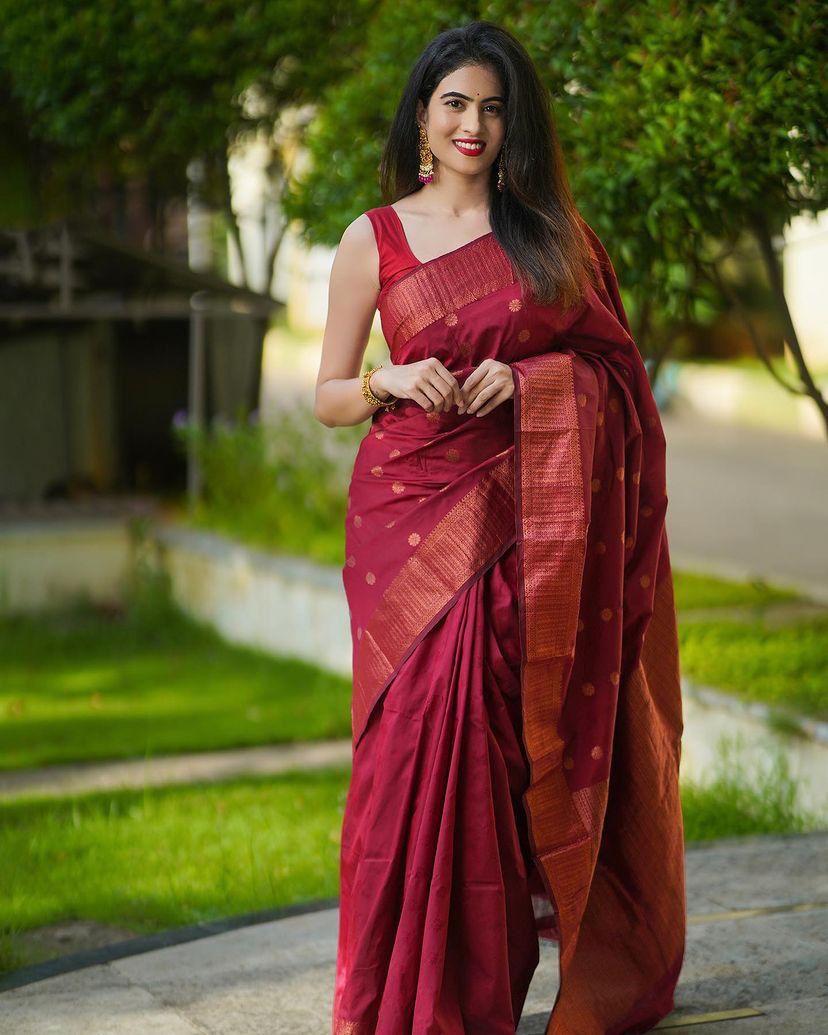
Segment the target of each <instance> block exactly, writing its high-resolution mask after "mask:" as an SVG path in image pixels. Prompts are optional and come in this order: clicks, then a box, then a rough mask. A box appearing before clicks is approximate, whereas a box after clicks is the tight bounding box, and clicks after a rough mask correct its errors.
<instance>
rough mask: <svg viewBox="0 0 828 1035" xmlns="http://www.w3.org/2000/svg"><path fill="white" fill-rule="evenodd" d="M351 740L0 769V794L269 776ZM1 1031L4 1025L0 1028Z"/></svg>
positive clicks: (346, 751) (346, 758)
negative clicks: (34, 767)
mask: <svg viewBox="0 0 828 1035" xmlns="http://www.w3.org/2000/svg"><path fill="white" fill-rule="evenodd" d="M351 757H352V756H351V740H350V738H345V739H343V740H326V741H299V742H296V743H292V744H272V745H269V746H265V747H253V748H239V749H236V750H230V751H200V752H197V753H191V754H183V755H160V756H158V757H157V758H138V759H126V760H124V761H121V762H84V763H78V764H76V765H49V766H43V767H41V768H39V769H21V770H16V771H11V772H0V800H3V799H4V798H18V797H21V796H23V795H25V796H27V797H29V796H31V797H42V796H45V795H54V794H80V793H84V792H92V791H112V790H117V789H119V788H130V787H131V788H138V789H142V788H144V787H161V786H168V785H170V784H187V783H196V782H198V781H202V780H204V781H219V780H228V779H230V778H231V777H234V776H269V775H272V774H274V773H283V772H286V771H287V770H289V769H316V768H319V767H320V766H327V765H343V766H344V765H350V764H351ZM0 1031H2V1029H0Z"/></svg>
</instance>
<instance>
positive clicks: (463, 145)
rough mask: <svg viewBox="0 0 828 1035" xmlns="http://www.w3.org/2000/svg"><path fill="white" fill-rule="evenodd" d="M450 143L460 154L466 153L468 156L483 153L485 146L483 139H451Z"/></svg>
mask: <svg viewBox="0 0 828 1035" xmlns="http://www.w3.org/2000/svg"><path fill="white" fill-rule="evenodd" d="M452 144H454V146H455V147H456V148H457V150H458V151H459V152H460V154H461V155H468V156H469V157H470V158H474V157H475V156H476V155H481V154H483V149H484V148H485V147H486V144H485V142H484V141H483V140H452Z"/></svg>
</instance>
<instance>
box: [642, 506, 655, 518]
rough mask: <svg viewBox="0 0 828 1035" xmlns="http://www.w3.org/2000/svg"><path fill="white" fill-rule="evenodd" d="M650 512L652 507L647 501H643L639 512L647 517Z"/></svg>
mask: <svg viewBox="0 0 828 1035" xmlns="http://www.w3.org/2000/svg"><path fill="white" fill-rule="evenodd" d="M652 512H653V508H652V507H651V506H650V505H649V503H645V504H644V506H643V507H642V508H641V513H642V514H643V515H644V517H649V516H650V515H651V514H652Z"/></svg>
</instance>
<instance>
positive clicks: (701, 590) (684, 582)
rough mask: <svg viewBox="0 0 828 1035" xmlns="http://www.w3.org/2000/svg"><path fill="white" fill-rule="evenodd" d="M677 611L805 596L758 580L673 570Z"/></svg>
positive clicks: (786, 600)
mask: <svg viewBox="0 0 828 1035" xmlns="http://www.w3.org/2000/svg"><path fill="white" fill-rule="evenodd" d="M673 587H674V589H675V596H676V611H677V612H678V614H679V618H680V617H681V612H682V611H686V610H690V609H693V608H708V607H755V608H762V607H766V606H767V605H768V604H779V603H794V602H797V601H801V600H803V599H804V598H803V597H802V596H801V595H800V594H799V593H796V592H794V591H792V590H788V589H781V588H779V587H778V586H773V585H771V584H770V583H768V582H764V581H762V580H761V579H756V580H755V581H753V582H734V581H731V580H729V579H720V578H717V577H716V576H715V575H699V574H696V573H695V572H688V571H680V570H677V569H674V570H673Z"/></svg>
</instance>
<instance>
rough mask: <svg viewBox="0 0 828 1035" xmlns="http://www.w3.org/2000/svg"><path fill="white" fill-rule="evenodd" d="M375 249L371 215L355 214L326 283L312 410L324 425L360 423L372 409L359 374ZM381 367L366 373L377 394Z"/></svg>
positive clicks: (375, 277) (375, 289) (372, 295)
mask: <svg viewBox="0 0 828 1035" xmlns="http://www.w3.org/2000/svg"><path fill="white" fill-rule="evenodd" d="M379 290H380V284H379V255H378V253H377V245H376V239H375V238H374V229H373V227H372V226H371V221H370V219H369V218H368V216H366V215H364V214H363V215H361V216H359V217H358V218H357V219H355V220H354V221H353V222H352V223H350V224H349V225H348V226H347V227H346V228H345V232H344V233H343V234H342V239H341V240H340V242H339V247H338V248H337V251H336V255H335V257H334V262H333V267H332V269H331V278H330V283H329V285H328V316H327V320H326V322H325V333H324V337H323V339H322V358H321V360H320V363H319V375H318V377H317V379H316V397H315V400H314V411H313V412H314V416H315V417H316V418H317V420H319V421H321V422H322V423H323V424H325V425H326V426H327V427H329V428H333V427H337V426H341V425H351V424H361V423H362V422H363V421H365V420H367V419H368V418H369V417H370V416H371V414H372V413H374V411H375V410H376V409H377V407H376V406H372V405H371V404H370V403H367V402H366V401H365V398H364V397H363V395H362V377H361V374H360V371H361V368H362V360H363V357H364V355H365V347H366V345H367V344H368V335H369V334H370V331H371V324H372V323H373V320H374V313H375V312H376V308H377V298H378V296H379ZM383 373H384V370H379V371H377V373H376V374H374V375H373V376H372V377H371V390H372V391H373V392H374V394H375V395H376V396H377V398H379V399H388V398H390V393H389V392H388V391H387V390H386V389H385V388H383V385H382V377H381V375H382V374H383Z"/></svg>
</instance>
